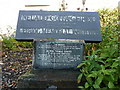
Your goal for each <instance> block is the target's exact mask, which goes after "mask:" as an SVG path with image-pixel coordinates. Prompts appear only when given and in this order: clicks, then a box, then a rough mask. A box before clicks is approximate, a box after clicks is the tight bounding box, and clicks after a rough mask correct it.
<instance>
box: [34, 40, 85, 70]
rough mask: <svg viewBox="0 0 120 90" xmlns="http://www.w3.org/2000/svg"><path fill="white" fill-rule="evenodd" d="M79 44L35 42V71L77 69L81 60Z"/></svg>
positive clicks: (80, 45) (81, 47)
mask: <svg viewBox="0 0 120 90" xmlns="http://www.w3.org/2000/svg"><path fill="white" fill-rule="evenodd" d="M83 51H84V44H83V43H80V42H48V41H45V42H41V41H35V45H34V61H33V67H34V68H36V69H46V68H47V69H50V68H51V69H77V65H79V64H80V63H81V61H82V60H83V56H84V55H83Z"/></svg>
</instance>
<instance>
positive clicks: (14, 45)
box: [2, 36, 32, 50]
mask: <svg viewBox="0 0 120 90" xmlns="http://www.w3.org/2000/svg"><path fill="white" fill-rule="evenodd" d="M2 39H3V48H8V49H11V50H14V49H21V48H32V43H31V42H18V41H16V40H15V39H14V38H13V37H6V36H2Z"/></svg>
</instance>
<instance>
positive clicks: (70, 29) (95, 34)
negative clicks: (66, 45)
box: [16, 11, 102, 42]
mask: <svg viewBox="0 0 120 90" xmlns="http://www.w3.org/2000/svg"><path fill="white" fill-rule="evenodd" d="M47 38H54V39H78V40H85V41H86V42H100V41H101V40H102V37H101V33H100V18H99V14H98V13H97V12H69V11H20V12H19V17H18V23H17V31H16V40H19V41H22V40H24V41H29V40H33V39H47Z"/></svg>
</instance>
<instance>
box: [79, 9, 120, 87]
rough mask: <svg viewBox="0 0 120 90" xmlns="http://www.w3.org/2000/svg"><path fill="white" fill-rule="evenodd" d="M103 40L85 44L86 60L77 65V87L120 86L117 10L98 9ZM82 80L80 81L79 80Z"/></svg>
mask: <svg viewBox="0 0 120 90" xmlns="http://www.w3.org/2000/svg"><path fill="white" fill-rule="evenodd" d="M99 12H100V18H101V28H102V30H101V31H102V32H101V33H102V37H103V41H102V42H101V43H98V44H95V43H93V44H87V46H86V55H87V56H86V60H84V61H83V62H82V63H81V64H80V65H78V67H79V68H80V72H81V74H80V75H79V76H78V82H79V83H80V84H81V83H84V85H81V86H79V88H120V56H119V53H118V52H119V51H118V50H119V49H118V26H117V23H116V22H117V10H116V9H113V10H109V9H103V10H99ZM83 79H85V80H84V82H81V80H83Z"/></svg>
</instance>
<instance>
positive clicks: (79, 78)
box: [78, 74, 83, 83]
mask: <svg viewBox="0 0 120 90" xmlns="http://www.w3.org/2000/svg"><path fill="white" fill-rule="evenodd" d="M82 76H83V74H80V75H79V76H78V83H80V81H81V78H82Z"/></svg>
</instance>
